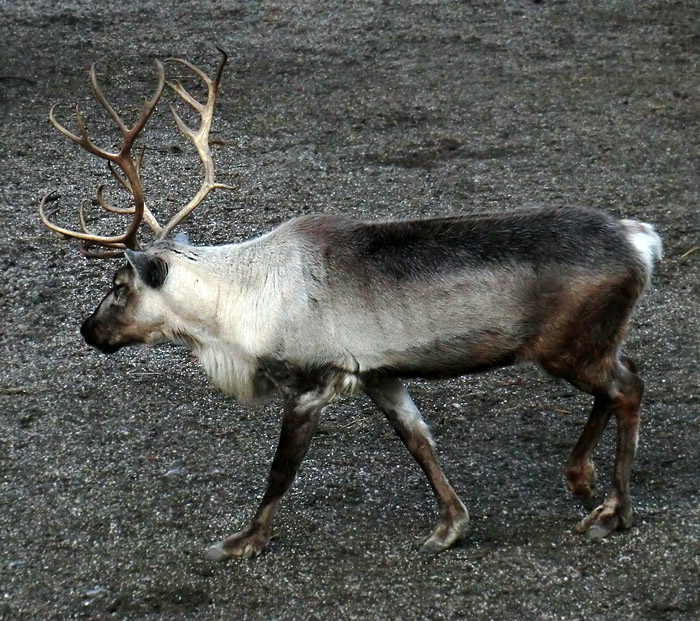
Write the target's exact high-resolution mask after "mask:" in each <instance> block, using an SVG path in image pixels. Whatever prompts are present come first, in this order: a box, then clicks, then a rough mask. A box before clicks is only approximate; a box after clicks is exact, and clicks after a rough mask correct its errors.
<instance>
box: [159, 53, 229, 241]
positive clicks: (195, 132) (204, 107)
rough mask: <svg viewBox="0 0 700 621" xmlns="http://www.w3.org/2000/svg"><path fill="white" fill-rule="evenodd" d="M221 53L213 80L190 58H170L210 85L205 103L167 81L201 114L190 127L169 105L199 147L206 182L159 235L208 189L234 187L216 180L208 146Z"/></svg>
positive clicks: (193, 206) (223, 60)
mask: <svg viewBox="0 0 700 621" xmlns="http://www.w3.org/2000/svg"><path fill="white" fill-rule="evenodd" d="M216 49H218V50H219V52H220V53H221V60H220V61H219V66H218V67H217V69H216V73H215V74H214V78H213V79H210V78H209V77H208V76H207V75H206V74H205V73H204V72H203V71H201V70H200V69H198V68H197V67H195V66H194V65H193V64H192V63H190V62H189V61H187V60H185V59H183V58H167V59H166V62H171V63H177V64H180V65H182V66H184V67H186V68H187V69H189V70H190V71H192V72H193V73H194V74H195V75H196V76H197V77H199V79H200V80H202V82H204V84H205V86H206V87H207V101H206V103H204V104H202V103H200V102H199V101H197V99H195V98H194V97H193V96H192V95H190V94H189V93H188V92H187V91H186V90H185V88H184V87H183V86H182V84H181V83H180V82H168V83H167V84H168V86H169V87H170V88H171V89H172V90H173V91H174V92H175V94H176V95H178V97H180V99H182V101H184V102H185V103H186V104H187V105H188V106H190V107H191V108H192V109H193V110H195V112H197V114H199V116H200V119H201V120H200V123H199V127H197V128H196V129H195V128H191V127H189V126H188V125H187V124H186V123H185V122H184V121H183V120H182V118H181V117H180V115H179V114H178V113H177V112H176V111H175V108H173V106H170V110H171V111H172V114H173V118H174V119H175V124H176V125H177V128H178V129H179V130H180V133H181V134H182V135H183V136H185V138H187V139H188V140H189V141H190V142H191V143H192V144H193V145H194V147H195V149H197V153H198V154H199V158H200V160H201V161H202V168H203V171H204V181H203V182H202V185H201V187H200V188H199V191H198V192H197V194H195V196H194V197H193V198H192V200H190V202H189V203H187V205H185V206H184V207H183V208H182V209H180V211H178V212H177V213H176V214H175V215H174V216H173V217H172V218H171V220H170V222H168V223H167V224H166V225H165V226H164V227H163V230H162V232H161V234H160V237H161V238H163V237H166V236H167V235H168V234H169V233H170V232H171V231H172V230H173V229H174V228H175V227H176V226H177V225H178V224H180V222H182V221H183V220H184V219H185V218H186V217H187V216H188V215H189V214H190V213H192V212H193V211H194V210H195V209H196V208H197V207H198V206H199V205H200V204H201V202H202V201H203V200H204V199H205V198H206V197H207V195H208V194H209V192H211V191H212V190H214V189H216V188H222V189H226V190H232V189H233V188H232V187H231V186H228V185H225V184H223V183H216V182H215V181H214V161H213V159H212V156H211V151H210V149H209V130H210V129H211V122H212V119H213V117H214V107H215V105H216V96H217V93H218V89H219V83H220V82H221V75H222V74H223V71H224V67H225V66H226V62H227V61H228V55H227V54H226V52H224V51H223V50H222V49H221V48H216Z"/></svg>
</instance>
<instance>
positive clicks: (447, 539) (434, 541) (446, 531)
mask: <svg viewBox="0 0 700 621" xmlns="http://www.w3.org/2000/svg"><path fill="white" fill-rule="evenodd" d="M468 528H469V514H468V513H467V510H466V508H465V507H464V506H463V505H462V506H461V507H460V508H459V510H458V511H456V515H454V516H452V517H451V518H447V517H446V516H440V519H438V523H437V526H436V527H435V530H434V531H433V532H432V533H431V534H430V536H429V537H428V538H427V539H426V540H425V542H424V543H423V545H422V546H421V551H422V552H425V553H426V554H438V553H440V552H442V551H443V550H447V548H449V547H451V546H453V545H454V544H455V543H457V542H458V541H459V540H460V539H462V537H464V535H465V534H466V532H467V530H468Z"/></svg>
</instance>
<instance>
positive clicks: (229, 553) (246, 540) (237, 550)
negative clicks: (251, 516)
mask: <svg viewBox="0 0 700 621" xmlns="http://www.w3.org/2000/svg"><path fill="white" fill-rule="evenodd" d="M269 541H270V536H269V535H268V534H267V533H265V532H263V531H262V530H261V528H260V526H258V525H254V526H250V527H248V528H246V529H245V530H242V531H240V532H238V533H236V534H235V535H231V536H230V537H226V539H224V540H223V541H220V542H219V543H217V544H214V545H213V546H211V547H210V548H208V549H207V551H206V553H205V554H204V558H205V559H206V560H207V561H212V562H215V563H221V562H223V561H227V560H228V559H230V558H244V559H250V558H255V557H256V556H259V555H260V554H261V553H262V552H263V550H265V547H266V546H267V544H268V542H269Z"/></svg>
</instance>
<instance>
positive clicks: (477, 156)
mask: <svg viewBox="0 0 700 621" xmlns="http://www.w3.org/2000/svg"><path fill="white" fill-rule="evenodd" d="M0 23H2V24H3V37H2V41H1V42H0V106H1V109H2V117H1V122H2V137H1V143H0V144H1V150H0V167H1V168H0V171H1V173H2V184H1V185H0V223H1V226H0V241H1V243H0V261H1V265H2V271H1V272H0V320H1V321H0V360H1V361H2V366H1V367H0V443H1V446H0V489H1V495H0V537H1V538H2V539H1V546H0V618H2V619H31V620H35V619H67V618H80V619H109V618H116V619H127V618H130V619H141V618H168V619H326V618H329V617H335V618H338V619H367V618H373V619H382V618H386V619H391V618H404V619H458V618H470V619H503V618H512V619H526V618H527V619H529V618H539V619H695V618H698V617H699V616H700V590H699V589H698V584H699V582H700V580H699V574H700V554H699V553H700V503H699V494H698V469H699V468H698V467H699V465H700V464H699V460H698V452H697V447H698V440H699V439H700V415H699V412H698V402H699V396H700V389H699V387H698V358H699V356H698V350H699V334H700V327H699V317H700V313H699V312H698V301H699V299H700V284H699V283H700V279H699V278H698V276H699V275H700V274H699V272H700V270H699V269H698V265H699V263H698V262H699V261H700V251H698V246H699V245H700V216H699V215H698V204H699V203H700V189H699V184H698V178H699V176H698V173H699V172H700V155H699V154H700V151H699V149H698V143H699V140H700V9H699V8H698V5H697V3H696V2H694V1H691V0H686V1H675V0H656V1H646V0H638V1H633V0H618V1H610V2H602V3H589V2H580V1H579V2H561V1H557V2H555V1H548V0H544V1H540V2H527V1H514V0H507V1H505V2H494V1H488V2H479V3H466V2H438V1H425V2H403V3H399V2H390V1H386V2H381V3H380V2H366V1H356V2H323V3H322V2H310V3H305V6H303V7H301V8H300V7H299V6H298V3H295V2H291V1H289V0H279V1H277V2H260V3H247V2H239V3H234V2H224V1H222V0H204V1H202V2H198V3H187V2H183V1H181V0H171V1H170V2H167V3H166V2H162V1H158V2H147V1H145V0H135V1H133V2H112V1H108V2H101V3H98V2H87V1H85V0H59V1H58V2H55V1H49V0H28V1H27V2H19V3H11V2H9V1H8V0H0ZM214 45H219V46H221V47H223V48H225V49H226V50H228V51H229V53H230V56H231V62H230V66H229V68H228V70H227V73H226V74H225V77H224V83H223V86H222V89H221V98H220V105H219V108H218V113H217V118H216V121H215V129H214V132H213V135H212V138H213V150H214V157H215V160H216V163H217V170H218V179H219V180H220V181H222V182H225V183H230V184H232V185H235V186H236V188H237V190H236V191H235V192H234V193H224V192H220V193H219V194H216V195H214V196H212V197H211V198H210V199H208V202H207V204H206V206H202V207H201V208H200V209H199V210H198V212H196V213H195V214H194V215H193V217H192V218H191V219H190V221H189V222H188V223H187V224H186V225H185V226H183V227H182V228H183V230H186V231H187V232H188V234H189V235H190V238H191V239H192V241H193V242H194V243H223V242H228V241H237V240H243V239H246V238H248V237H251V236H254V235H256V234H259V233H261V232H263V231H266V230H268V229H270V228H271V227H272V226H274V225H275V224H277V223H279V222H281V221H283V220H285V219H286V218H288V217H290V216H293V215H298V214H301V213H308V212H320V211H326V212H332V213H343V214H347V215H355V216H362V217H386V216H401V217H407V216H415V215H428V214H442V213H449V212H468V211H471V210H473V209H484V208H491V209H499V210H507V209H511V208H513V207H516V206H522V205H538V204H552V205H557V204H571V203H578V204H584V205H591V206H596V207H600V208H603V209H606V210H608V211H610V212H611V213H614V214H618V215H621V216H625V217H636V218H639V219H642V220H647V221H650V222H653V223H654V224H655V226H656V227H657V229H658V230H659V232H660V233H661V235H662V236H663V238H664V242H665V247H666V258H665V260H664V262H663V263H662V265H661V267H660V268H659V270H658V273H657V275H656V276H655V279H654V284H653V286H652V287H651V288H650V290H649V291H648V292H647V294H646V296H645V297H644V299H643V301H642V302H641V304H640V305H639V307H638V308H637V311H636V314H635V318H634V321H633V324H632V326H631V329H630V334H629V338H628V340H627V345H626V350H627V352H628V353H629V354H630V355H631V356H632V357H634V358H635V359H636V360H637V362H638V365H639V367H640V371H641V374H642V376H643V377H644V379H645V381H646V386H647V392H646V395H645V402H644V406H643V424H642V430H641V440H640V448H639V454H638V459H637V461H636V464H635V467H634V471H633V480H632V496H633V502H634V505H635V509H636V521H635V525H634V526H633V528H632V529H631V530H630V531H628V532H625V533H622V534H617V535H615V536H612V537H610V538H609V539H606V540H603V541H600V542H589V541H586V540H584V539H582V538H580V537H579V536H577V535H575V534H574V533H573V532H572V529H573V527H574V525H575V524H576V523H577V521H578V520H579V519H581V517H582V516H583V515H585V511H584V509H583V508H582V507H580V506H579V505H577V504H576V503H575V502H574V501H573V500H572V499H571V498H569V497H568V494H567V492H566V490H565V487H564V482H563V477H562V474H561V465H562V463H563V461H564V459H565V457H566V454H567V451H568V450H569V448H570V447H571V445H572V444H573V442H574V441H575V439H576V437H577V434H578V433H579V431H580V428H581V425H582V424H583V421H584V420H585V418H586V415H587V409H588V408H589V407H590V400H589V399H588V398H587V397H586V396H585V395H578V394H573V393H572V392H571V391H570V389H569V388H568V387H566V386H563V385H562V384H559V383H558V382H555V381H553V380H551V379H549V378H547V377H545V376H544V375H543V374H541V373H540V372H539V371H537V370H536V369H534V368H530V367H524V368H516V369H507V370H503V371H499V372H496V373H491V374H487V375H483V376H475V377H470V378H465V379H460V380H455V381H451V382H442V383H423V382H414V383H412V384H411V386H410V388H411V391H412V393H413V395H414V397H415V400H416V402H417V403H418V405H419V407H421V408H422V410H423V411H424V413H425V416H426V419H427V420H428V421H429V423H430V424H431V426H432V429H433V431H434V435H435V437H436V440H437V443H438V447H439V452H440V455H441V458H442V461H443V465H444V467H445V470H446V472H447V473H448V476H450V477H451V479H452V481H453V484H454V486H455V487H456V489H457V490H458V492H459V493H460V494H461V495H462V497H463V499H464V500H465V502H466V504H467V505H468V506H469V509H470V511H471V514H472V530H471V531H470V534H469V536H468V538H467V539H466V541H465V542H464V544H463V545H461V546H460V547H458V548H455V549H453V550H450V551H448V552H446V553H443V554H441V555H439V556H437V557H426V556H424V555H422V554H420V553H419V551H418V549H417V548H418V546H417V542H418V541H419V539H420V538H421V537H422V536H424V535H426V534H427V533H428V532H429V531H430V528H431V525H432V522H433V519H434V517H435V506H434V502H433V499H432V496H431V493H430V490H429V489H428V486H427V484H426V482H425V479H424V477H423V475H422V473H421V472H420V471H419V469H418V468H417V467H416V466H415V464H414V463H413V462H412V460H411V458H410V456H409V455H408V453H407V452H406V451H405V449H404V448H403V446H402V445H401V443H400V442H399V441H398V439H397V438H395V437H394V434H393V432H392V431H391V430H390V428H389V427H388V425H387V424H386V423H385V421H384V420H383V418H382V417H381V415H379V414H378V413H377V412H375V411H374V410H373V409H372V408H371V407H370V405H369V403H368V402H367V401H366V400H362V399H349V400H346V401H343V402H341V403H338V404H336V405H334V406H333V407H331V408H329V410H328V412H327V415H326V416H325V418H324V420H323V422H322V429H321V431H320V433H319V435H318V437H317V438H316V440H315V442H314V444H313V446H312V448H311V451H310V453H309V456H308V458H307V460H306V461H305V463H304V465H303V466H302V469H301V472H300V475H299V478H298V480H297V482H296V484H295V487H294V488H293V490H292V492H291V493H290V494H289V496H288V497H287V499H286V501H285V503H284V505H283V507H282V509H281V511H280V513H279V516H278V520H277V523H276V531H275V532H276V534H275V538H274V539H273V541H272V542H271V545H270V547H269V549H268V552H267V553H266V554H264V555H263V556H262V557H260V558H259V559H257V560H255V561H252V562H231V563H228V564H224V565H212V564H209V563H207V562H206V561H204V560H203V558H202V553H203V550H204V549H205V548H206V546H207V545H208V544H209V543H211V542H213V541H217V540H219V539H220V538H222V537H223V536H225V535H227V534H230V533H231V532H233V531H235V530H237V528H238V527H239V526H241V525H242V524H243V523H244V522H245V520H246V519H247V518H248V517H249V516H250V515H251V513H252V511H253V509H254V507H255V505H256V503H257V501H258V499H259V497H260V494H261V491H262V488H263V484H264V480H265V476H266V472H267V468H268V465H269V463H270V460H271V457H272V451H273V450H274V446H275V444H276V434H277V429H278V426H279V419H280V413H279V407H278V405H277V404H275V403H271V404H269V405H265V406H262V407H259V408H246V407H242V406H240V405H238V404H237V403H235V402H232V401H230V400H227V399H225V398H223V397H222V396H221V395H219V394H218V393H217V392H216V391H215V390H214V389H213V388H212V387H211V385H210V384H209V383H208V382H207V380H206V378H205V377H204V375H203V373H202V371H201V370H200V369H199V368H198V367H197V366H196V364H194V363H193V362H192V360H191V359H190V356H189V355H188V354H187V352H185V351H183V350H182V349H177V348H170V347H164V348H156V349H150V350H147V349H139V350H133V349H132V350H129V351H121V352H119V353H118V354H115V355H114V356H111V357H106V356H101V355H99V354H97V353H95V352H93V351H91V350H90V349H89V348H88V347H87V346H86V345H85V344H84V343H83V342H82V341H81V338H80V335H79V333H78V327H79V325H80V322H81V320H82V318H84V317H85V316H86V315H87V314H88V313H89V312H90V311H91V310H92V308H93V307H94V306H95V305H96V302H97V301H98V300H99V298H100V296H101V293H102V292H103V291H104V290H105V288H106V287H107V286H108V284H109V282H110V280H111V273H112V271H113V268H114V266H115V265H117V264H118V262H114V261H112V262H108V263H105V262H100V261H92V262H88V261H86V260H84V259H83V258H82V257H80V255H79V254H78V252H77V249H76V248H75V245H74V244H72V243H70V242H68V241H65V240H60V239H58V238H57V237H56V236H54V235H52V234H50V233H49V232H48V231H47V230H45V229H44V228H43V227H42V225H41V224H40V223H39V221H38V218H37V217H36V213H35V208H36V204H37V202H38V199H39V197H40V196H41V194H42V193H43V192H45V191H47V190H50V189H57V190H58V191H59V192H60V193H61V196H62V199H61V204H62V205H64V206H65V208H64V209H63V211H62V212H61V213H62V214H63V215H62V216H61V217H64V218H65V221H66V222H67V221H71V222H72V224H73V226H75V225H76V222H75V216H74V213H72V212H73V208H74V206H77V205H78V204H79V202H80V201H81V200H82V199H84V198H86V197H89V196H92V195H93V192H94V188H95V186H96V185H97V184H98V183H100V182H101V181H103V180H106V174H105V170H104V168H103V166H102V164H101V163H98V162H93V161H91V158H90V157H89V156H87V155H86V154H84V153H82V152H80V151H79V149H77V148H75V147H73V146H72V145H70V144H69V143H68V142H67V141H66V140H65V139H64V138H62V137H61V136H60V135H59V134H58V133H57V132H56V131H55V130H54V129H52V128H51V127H50V125H49V124H48V123H47V111H48V107H49V105H50V104H51V103H54V102H60V103H62V104H66V105H64V106H62V107H60V108H59V110H58V115H59V116H60V118H61V119H63V120H64V122H65V123H66V124H67V125H70V124H71V123H72V122H73V121H72V119H71V113H70V106H69V105H70V104H75V103H80V104H81V106H82V107H83V108H84V109H85V111H86V115H87V117H88V118H89V119H90V128H91V131H92V132H93V133H94V135H95V136H101V140H102V141H103V142H101V144H106V145H109V144H110V143H111V142H112V141H113V140H114V132H113V130H112V129H111V128H110V127H109V125H108V124H107V123H106V122H103V121H98V120H97V119H98V118H100V117H99V114H98V112H97V109H96V107H95V105H94V104H93V103H92V100H91V94H90V91H89V87H88V84H87V74H86V68H87V67H89V65H90V64H91V63H92V62H97V70H98V75H99V77H100V81H101V83H102V84H103V86H104V88H105V90H106V92H107V94H108V96H109V98H110V99H111V101H113V102H114V104H115V106H116V107H117V108H118V109H119V110H120V111H122V112H123V113H124V114H125V116H126V117H127V118H134V117H135V115H136V114H137V112H138V109H139V107H140V105H141V102H142V100H143V97H144V96H147V95H148V94H149V92H150V91H151V90H152V88H153V85H154V59H156V58H164V57H168V56H185V57H187V58H189V59H191V60H192V61H194V62H195V63H197V64H200V65H201V66H202V67H204V68H206V69H207V70H208V71H211V70H212V69H213V67H214V66H215V64H216V62H217V52H216V50H215V49H214ZM146 142H147V143H148V145H149V151H148V153H147V156H146V163H145V172H144V177H145V185H146V192H147V197H148V200H149V203H150V205H152V206H153V209H154V210H155V211H156V212H157V213H159V214H166V213H172V212H173V211H174V209H175V207H176V205H178V204H179V203H182V202H183V201H182V199H181V197H183V196H190V195H191V194H192V192H193V191H194V189H195V188H196V187H197V186H198V184H199V179H198V175H199V167H198V163H197V161H196V158H195V157H194V156H193V155H192V153H191V151H190V150H189V149H188V147H187V145H186V144H185V143H184V142H183V141H182V140H181V138H179V137H178V135H177V134H176V132H175V131H174V130H173V125H172V121H171V120H170V118H169V115H168V110H167V107H166V106H163V105H161V106H160V108H159V111H158V113H157V116H156V117H155V118H154V119H153V120H152V123H151V125H150V126H149V129H148V137H147V138H146ZM93 159H94V158H93ZM112 196H114V195H112ZM95 226H102V225H101V224H100V225H97V224H96V225H95ZM106 226H108V225H106ZM613 436H614V434H613V433H612V430H608V433H607V434H606V435H605V436H604V438H603V442H602V444H601V447H600V448H599V451H598V455H597V462H598V465H599V474H600V476H601V480H603V481H606V482H607V480H608V479H609V476H610V466H611V463H612V441H613Z"/></svg>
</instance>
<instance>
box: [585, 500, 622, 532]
mask: <svg viewBox="0 0 700 621" xmlns="http://www.w3.org/2000/svg"><path fill="white" fill-rule="evenodd" d="M631 523H632V510H631V509H630V508H629V506H625V505H622V504H620V503H617V502H613V501H610V500H606V501H605V502H604V503H603V504H602V505H600V506H598V507H596V508H595V509H593V511H592V512H591V513H590V515H589V516H588V517H586V518H585V519H584V520H583V521H582V522H581V523H580V524H579V525H578V526H577V527H576V532H578V533H580V534H582V535H585V537H586V538H587V539H591V540H596V539H602V538H603V537H607V536H608V535H610V534H611V533H614V532H615V531H617V530H624V529H627V528H629V527H630V525H631Z"/></svg>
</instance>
